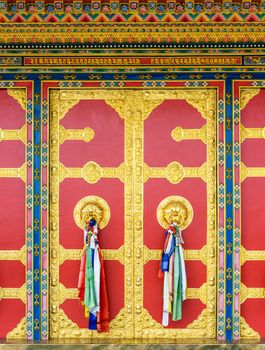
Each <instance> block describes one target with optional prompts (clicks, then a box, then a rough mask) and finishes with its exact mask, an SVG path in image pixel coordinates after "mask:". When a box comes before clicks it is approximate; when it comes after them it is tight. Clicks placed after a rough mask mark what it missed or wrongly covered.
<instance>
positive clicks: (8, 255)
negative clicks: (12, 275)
mask: <svg viewBox="0 0 265 350" xmlns="http://www.w3.org/2000/svg"><path fill="white" fill-rule="evenodd" d="M0 260H19V261H21V262H22V264H23V265H26V246H25V245H24V246H23V247H22V248H21V249H20V250H0Z"/></svg>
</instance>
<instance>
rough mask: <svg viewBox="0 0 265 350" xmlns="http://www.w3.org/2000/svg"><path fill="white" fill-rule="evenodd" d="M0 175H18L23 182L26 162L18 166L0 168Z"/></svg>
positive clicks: (25, 174) (25, 175)
mask: <svg viewBox="0 0 265 350" xmlns="http://www.w3.org/2000/svg"><path fill="white" fill-rule="evenodd" d="M0 177H18V178H20V179H21V180H23V181H24V182H26V180H27V164H26V163H24V164H23V165H22V166H21V167H20V168H0Z"/></svg>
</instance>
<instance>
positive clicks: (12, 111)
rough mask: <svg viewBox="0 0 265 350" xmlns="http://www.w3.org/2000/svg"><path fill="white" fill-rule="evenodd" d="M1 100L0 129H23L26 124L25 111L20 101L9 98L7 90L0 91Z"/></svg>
mask: <svg viewBox="0 0 265 350" xmlns="http://www.w3.org/2000/svg"><path fill="white" fill-rule="evenodd" d="M0 100H1V108H0V128H1V129H20V128H22V126H23V125H24V124H25V111H24V110H23V109H22V107H21V106H20V104H19V103H18V101H17V100H16V99H14V98H13V97H12V96H9V95H8V93H7V90H5V89H0ZM7 116H8V118H7ZM12 142H13V141H12Z"/></svg>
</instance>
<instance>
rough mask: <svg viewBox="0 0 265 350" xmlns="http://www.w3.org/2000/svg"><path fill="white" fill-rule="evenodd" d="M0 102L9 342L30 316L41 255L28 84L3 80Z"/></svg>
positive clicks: (0, 281)
mask: <svg viewBox="0 0 265 350" xmlns="http://www.w3.org/2000/svg"><path fill="white" fill-rule="evenodd" d="M0 100H1V109H0V198H1V206H0V230H1V239H0V323H1V327H0V338H6V337H7V338H9V337H20V335H21V329H22V330H23V334H25V333H26V314H27V316H28V319H31V320H32V318H33V305H32V303H31V302H30V298H31V295H32V293H34V287H33V288H31V286H30V288H29V284H30V283H31V282H33V273H32V264H33V256H34V253H36V254H39V250H38V249H35V251H34V248H33V247H32V234H33V231H32V229H33V225H32V204H31V199H32V85H31V83H30V82H23V83H15V84H14V83H13V84H12V83H10V82H9V81H2V82H1V89H0ZM26 266H27V269H28V270H27V271H28V273H27V278H26ZM38 273H39V270H38V271H36V274H35V276H37V275H38ZM29 289H30V290H29ZM36 292H38V291H36ZM26 305H28V307H26ZM27 309H28V313H27Z"/></svg>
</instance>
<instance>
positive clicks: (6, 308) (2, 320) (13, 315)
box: [0, 299, 26, 338]
mask: <svg viewBox="0 0 265 350" xmlns="http://www.w3.org/2000/svg"><path fill="white" fill-rule="evenodd" d="M25 314H26V305H25V304H24V303H23V302H22V301H21V300H18V299H2V300H0V338H5V337H6V335H7V333H8V332H10V331H12V330H13V329H14V328H15V327H16V326H17V325H18V323H19V322H20V321H21V319H22V318H23V317H24V316H25Z"/></svg>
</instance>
